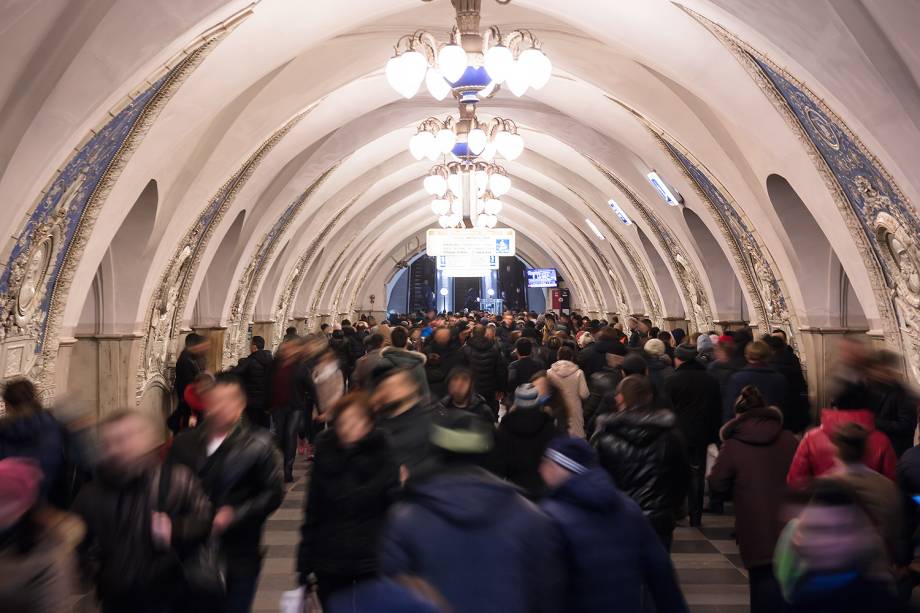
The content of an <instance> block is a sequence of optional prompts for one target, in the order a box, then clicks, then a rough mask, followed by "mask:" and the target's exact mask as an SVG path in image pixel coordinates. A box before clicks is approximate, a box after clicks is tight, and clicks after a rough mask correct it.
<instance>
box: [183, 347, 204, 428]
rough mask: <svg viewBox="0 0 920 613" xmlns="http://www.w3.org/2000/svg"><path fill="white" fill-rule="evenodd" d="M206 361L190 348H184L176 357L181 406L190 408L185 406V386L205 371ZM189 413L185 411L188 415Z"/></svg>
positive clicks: (186, 408)
mask: <svg viewBox="0 0 920 613" xmlns="http://www.w3.org/2000/svg"><path fill="white" fill-rule="evenodd" d="M204 369H205V363H204V360H203V359H202V358H201V357H198V356H195V355H193V354H192V353H191V352H190V351H189V350H188V349H183V350H182V352H181V353H179V357H178V358H176V395H178V397H179V407H180V408H183V409H184V410H188V407H186V406H185V400H184V397H185V388H186V386H188V385H191V384H192V383H193V382H194V381H195V377H197V376H198V374H199V373H201V372H202V371H204ZM187 414H188V413H183V415H187Z"/></svg>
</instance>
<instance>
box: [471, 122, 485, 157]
mask: <svg viewBox="0 0 920 613" xmlns="http://www.w3.org/2000/svg"><path fill="white" fill-rule="evenodd" d="M488 143H489V137H488V136H486V133H485V132H483V131H482V130H481V129H480V128H473V129H472V130H470V133H469V134H468V135H467V137H466V144H467V146H469V148H470V152H471V153H472V154H473V155H479V154H480V153H482V151H483V149H485V148H486V145H487V144H488Z"/></svg>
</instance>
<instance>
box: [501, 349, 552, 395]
mask: <svg viewBox="0 0 920 613" xmlns="http://www.w3.org/2000/svg"><path fill="white" fill-rule="evenodd" d="M514 350H515V351H516V352H517V356H518V359H516V360H515V361H513V362H511V364H509V365H508V384H507V386H506V390H505V391H506V393H507V394H508V395H509V396H511V395H513V394H514V390H516V389H517V388H518V387H519V386H521V385H524V384H525V383H530V381H531V379H533V376H534V375H535V374H537V373H538V372H540V371H541V370H543V369H544V366H543V363H542V362H540V361H538V360H535V359H534V358H533V356H532V355H531V354H532V352H533V341H531V340H530V339H529V338H519V339H518V340H517V342H515V343H514Z"/></svg>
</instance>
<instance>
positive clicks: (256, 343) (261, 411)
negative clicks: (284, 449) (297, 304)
mask: <svg viewBox="0 0 920 613" xmlns="http://www.w3.org/2000/svg"><path fill="white" fill-rule="evenodd" d="M249 350H250V351H251V353H250V354H249V355H248V356H246V357H245V358H243V359H242V360H240V362H239V364H237V365H236V368H234V369H233V372H234V373H235V374H237V375H239V376H240V378H241V379H242V380H243V385H244V386H245V389H246V418H247V419H248V420H249V423H250V424H252V425H253V426H259V427H261V428H268V426H269V419H268V387H269V384H270V382H271V376H272V362H274V359H275V358H274V357H273V356H272V353H271V351H266V349H265V339H264V338H262V337H261V336H253V337H252V343H251V345H250V347H249Z"/></svg>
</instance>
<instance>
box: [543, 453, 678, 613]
mask: <svg viewBox="0 0 920 613" xmlns="http://www.w3.org/2000/svg"><path fill="white" fill-rule="evenodd" d="M540 475H541V476H542V477H543V480H544V481H545V482H546V484H547V485H548V486H549V494H548V496H547V498H546V499H545V500H544V501H543V502H542V503H541V505H540V506H541V507H542V509H543V510H544V511H545V512H546V513H547V515H549V516H550V517H551V518H552V519H553V520H554V521H555V522H556V524H557V525H558V526H559V529H560V530H561V532H562V535H563V539H564V541H565V550H566V551H567V552H568V555H567V556H566V563H567V564H566V566H567V569H566V573H565V580H566V590H565V594H566V602H565V607H564V608H563V609H561V610H564V611H578V612H579V613H607V612H609V611H623V612H624V613H641V612H643V611H645V608H644V607H643V592H645V593H646V594H647V595H648V596H650V597H651V601H652V602H653V603H654V605H655V610H656V611H669V612H674V613H679V612H680V611H687V604H686V603H685V602H684V597H683V595H682V594H681V591H680V587H679V586H678V584H677V577H676V576H675V574H674V567H673V566H672V565H671V560H670V558H669V557H668V553H667V552H666V551H665V549H664V547H662V545H661V541H660V540H659V539H658V536H657V535H656V534H655V532H654V531H653V530H652V529H651V526H650V525H649V523H648V520H647V519H646V518H645V516H644V515H643V514H642V510H641V509H640V508H639V506H638V505H637V504H636V503H635V502H634V501H633V500H631V499H630V498H629V497H627V496H626V495H625V494H623V493H622V492H620V491H619V490H618V489H617V488H616V486H615V485H614V484H613V481H612V480H611V479H610V476H609V475H608V474H607V473H606V472H605V471H604V469H603V468H601V467H600V466H599V465H598V462H597V454H596V453H595V452H594V449H592V448H591V446H590V445H588V443H586V442H585V440H584V439H582V438H574V437H571V438H570V437H559V438H557V439H555V440H553V441H552V442H551V443H550V445H549V447H548V448H547V450H546V454H545V456H544V458H543V461H542V463H541V464H540ZM611 568H616V569H617V572H616V573H613V574H611V573H607V572H603V570H604V569H611Z"/></svg>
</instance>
